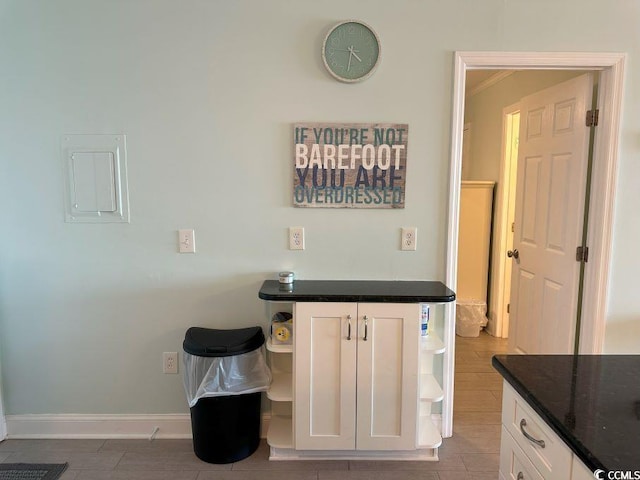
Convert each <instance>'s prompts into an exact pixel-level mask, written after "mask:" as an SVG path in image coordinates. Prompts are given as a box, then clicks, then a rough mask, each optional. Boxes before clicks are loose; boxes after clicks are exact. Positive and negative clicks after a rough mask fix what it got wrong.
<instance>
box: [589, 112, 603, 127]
mask: <svg viewBox="0 0 640 480" xmlns="http://www.w3.org/2000/svg"><path fill="white" fill-rule="evenodd" d="M599 116H600V110H598V109H594V110H587V120H586V123H587V127H597V126H598V117H599Z"/></svg>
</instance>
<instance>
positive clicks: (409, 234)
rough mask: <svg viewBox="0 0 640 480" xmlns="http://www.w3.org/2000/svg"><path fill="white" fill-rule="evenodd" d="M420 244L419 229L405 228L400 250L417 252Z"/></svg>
mask: <svg viewBox="0 0 640 480" xmlns="http://www.w3.org/2000/svg"><path fill="white" fill-rule="evenodd" d="M417 244H418V229H417V228H416V227H403V228H402V238H401V246H400V250H416V247H417Z"/></svg>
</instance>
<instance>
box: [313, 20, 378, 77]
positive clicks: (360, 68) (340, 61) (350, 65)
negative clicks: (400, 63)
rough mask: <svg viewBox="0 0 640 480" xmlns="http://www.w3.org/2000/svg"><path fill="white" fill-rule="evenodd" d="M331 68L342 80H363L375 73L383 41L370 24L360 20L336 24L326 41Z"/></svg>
mask: <svg viewBox="0 0 640 480" xmlns="http://www.w3.org/2000/svg"><path fill="white" fill-rule="evenodd" d="M322 59H323V60H324V64H325V66H326V67H327V70H328V71H329V73H331V75H333V76H334V77H335V78H336V79H338V80H340V81H342V82H359V81H361V80H364V79H365V78H368V77H369V76H371V74H372V73H373V71H374V70H375V68H376V67H377V66H378V63H380V41H379V39H378V36H377V35H376V33H375V32H374V31H373V29H372V28H371V27H369V26H368V25H366V24H364V23H362V22H358V21H353V20H352V21H347V22H342V23H339V24H338V25H336V26H335V27H333V28H332V29H331V30H330V31H329V33H328V34H327V37H326V38H325V40H324V44H323V45H322Z"/></svg>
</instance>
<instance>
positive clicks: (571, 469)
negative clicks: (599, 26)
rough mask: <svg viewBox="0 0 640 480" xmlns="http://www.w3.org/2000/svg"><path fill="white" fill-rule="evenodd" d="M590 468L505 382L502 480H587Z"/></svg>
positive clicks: (501, 455)
mask: <svg viewBox="0 0 640 480" xmlns="http://www.w3.org/2000/svg"><path fill="white" fill-rule="evenodd" d="M586 478H593V474H591V472H589V470H588V469H587V467H586V466H585V465H584V464H583V463H582V462H580V460H579V459H578V458H577V457H576V456H575V455H574V453H573V452H572V451H571V449H570V448H569V447H568V446H567V445H566V444H565V443H564V442H563V441H562V439H561V438H560V437H559V436H558V435H557V434H556V433H555V432H554V431H553V430H552V429H551V427H549V426H548V425H547V424H546V422H545V421H544V420H542V418H541V417H540V416H539V415H538V414H537V413H536V412H535V411H534V410H533V409H532V408H531V407H530V406H529V405H528V404H527V402H526V401H525V400H524V399H523V398H522V397H521V396H520V395H518V393H517V392H516V391H515V390H514V389H513V388H512V387H511V385H509V383H507V382H506V381H505V382H504V389H503V396H502V439H501V443H500V479H501V480H529V479H539V480H585V479H586Z"/></svg>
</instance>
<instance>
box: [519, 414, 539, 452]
mask: <svg viewBox="0 0 640 480" xmlns="http://www.w3.org/2000/svg"><path fill="white" fill-rule="evenodd" d="M526 426H527V421H526V420H525V419H524V418H523V419H522V420H520V431H521V432H522V434H523V435H524V436H525V437H526V438H527V440H531V441H532V442H533V443H535V444H536V445H538V446H540V447H542V448H544V440H538V439H537V438H534V437H532V436H531V435H529V434H528V433H527V432H526V431H525V429H524V427H526Z"/></svg>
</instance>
